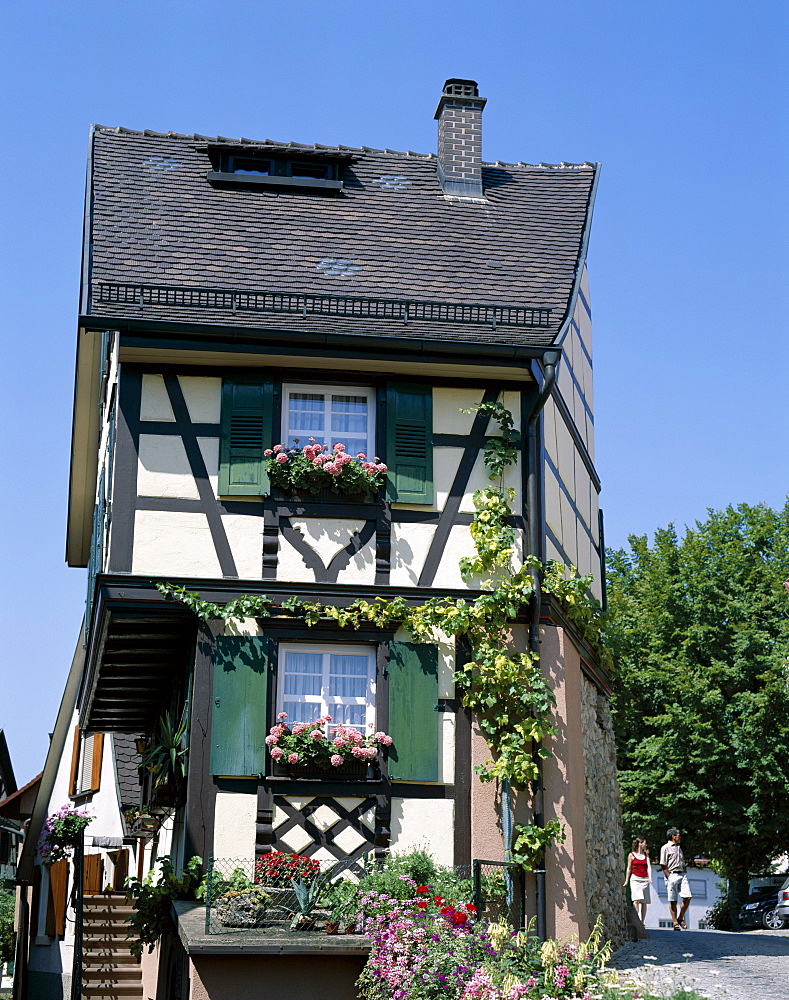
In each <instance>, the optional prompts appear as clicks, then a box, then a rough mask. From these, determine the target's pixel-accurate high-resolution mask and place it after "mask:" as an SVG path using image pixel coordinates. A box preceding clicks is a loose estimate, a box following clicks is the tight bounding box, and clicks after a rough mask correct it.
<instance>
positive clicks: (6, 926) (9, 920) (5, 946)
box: [0, 889, 16, 964]
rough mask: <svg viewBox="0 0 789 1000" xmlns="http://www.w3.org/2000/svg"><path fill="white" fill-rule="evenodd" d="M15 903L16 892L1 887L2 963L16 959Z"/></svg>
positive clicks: (0, 961) (0, 959)
mask: <svg viewBox="0 0 789 1000" xmlns="http://www.w3.org/2000/svg"><path fill="white" fill-rule="evenodd" d="M14 904H15V897H14V893H13V892H8V891H6V890H5V889H0V964H2V963H3V962H12V961H13V960H14V949H15V947H16V933H15V932H14Z"/></svg>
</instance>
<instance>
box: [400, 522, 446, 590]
mask: <svg viewBox="0 0 789 1000" xmlns="http://www.w3.org/2000/svg"><path fill="white" fill-rule="evenodd" d="M435 532H436V526H435V525H434V524H397V523H393V524H392V555H391V560H392V566H391V574H390V578H389V579H390V583H391V585H392V586H393V587H403V586H416V584H417V582H418V580H419V574H420V573H421V572H422V567H423V566H424V565H425V559H426V558H427V553H428V551H429V549H430V543H431V542H432V541H433V535H434V534H435Z"/></svg>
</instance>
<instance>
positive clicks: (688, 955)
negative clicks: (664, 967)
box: [682, 951, 693, 958]
mask: <svg viewBox="0 0 789 1000" xmlns="http://www.w3.org/2000/svg"><path fill="white" fill-rule="evenodd" d="M682 957H683V958H693V952H692V951H683V952H682Z"/></svg>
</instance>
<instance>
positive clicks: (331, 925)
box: [324, 878, 359, 934]
mask: <svg viewBox="0 0 789 1000" xmlns="http://www.w3.org/2000/svg"><path fill="white" fill-rule="evenodd" d="M358 899H359V887H358V886H357V885H356V883H355V882H352V881H351V880H350V879H346V878H339V879H337V880H336V881H334V882H332V883H331V885H329V886H328V887H327V889H326V893H325V895H324V902H325V903H326V905H327V907H330V908H331V910H330V913H329V919H328V920H327V921H326V933H327V934H338V933H339V931H340V924H341V923H343V922H344V923H345V924H346V926H351V925H353V930H354V931H355V930H356V925H355V918H356V915H357V913H358V911H359V903H358Z"/></svg>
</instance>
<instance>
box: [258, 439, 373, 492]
mask: <svg viewBox="0 0 789 1000" xmlns="http://www.w3.org/2000/svg"><path fill="white" fill-rule="evenodd" d="M296 443H297V444H298V442H296ZM263 455H264V462H265V466H266V472H267V473H268V477H269V481H270V483H271V485H272V486H274V487H275V488H277V489H280V490H283V491H294V492H295V493H298V494H303V495H311V496H346V497H354V496H358V497H364V496H365V495H367V494H369V493H377V492H378V490H379V489H380V488H381V486H382V485H383V482H384V476H385V475H386V472H387V467H386V465H384V463H383V462H381V460H380V459H379V458H377V457H376V458H374V459H373V460H372V461H368V460H367V456H366V455H365V453H364V452H362V451H360V452H359V453H358V454H357V455H356V456H353V455H350V454H348V452H347V451H346V449H345V445H344V444H342V443H341V442H338V443H337V444H335V445H334V447H333V448H331V449H328V448H324V446H323V445H321V444H318V443H317V442H316V441H315V438H310V440H309V444H306V445H304V447H303V448H286V447H285V446H284V445H281V444H275V445H274V447H273V448H266V450H265V451H264V452H263Z"/></svg>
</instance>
